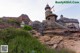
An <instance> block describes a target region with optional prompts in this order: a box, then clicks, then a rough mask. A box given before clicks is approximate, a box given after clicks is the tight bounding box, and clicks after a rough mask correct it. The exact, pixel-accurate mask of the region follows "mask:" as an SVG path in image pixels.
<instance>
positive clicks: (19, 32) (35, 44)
mask: <svg viewBox="0 0 80 53" xmlns="http://www.w3.org/2000/svg"><path fill="white" fill-rule="evenodd" d="M5 44H7V45H8V47H9V52H8V53H66V52H65V51H64V52H57V51H56V50H52V49H49V48H46V47H45V46H44V45H42V44H41V43H40V42H39V41H38V40H37V39H36V38H33V37H32V35H31V34H30V33H29V32H27V31H26V30H23V29H15V28H7V29H1V30H0V45H5ZM61 51H62V50H61ZM67 53H71V52H67Z"/></svg>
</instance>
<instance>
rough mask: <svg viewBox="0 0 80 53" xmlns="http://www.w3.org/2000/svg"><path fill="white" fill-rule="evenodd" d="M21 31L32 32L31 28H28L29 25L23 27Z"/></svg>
mask: <svg viewBox="0 0 80 53" xmlns="http://www.w3.org/2000/svg"><path fill="white" fill-rule="evenodd" d="M23 29H24V30H27V31H30V30H32V27H31V26H29V25H25V26H24V27H23Z"/></svg>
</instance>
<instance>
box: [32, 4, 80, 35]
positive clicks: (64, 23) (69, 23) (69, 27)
mask: <svg viewBox="0 0 80 53" xmlns="http://www.w3.org/2000/svg"><path fill="white" fill-rule="evenodd" d="M57 17H58V16H57V15H56V14H54V13H53V12H52V11H51V7H50V6H49V5H48V4H47V5H46V7H45V20H43V22H39V21H34V22H32V24H31V25H32V27H33V28H35V29H37V31H38V32H40V33H41V34H43V35H47V34H48V35H53V34H59V35H60V34H65V33H66V34H67V33H69V32H75V31H79V30H78V29H79V21H78V20H77V19H69V18H65V17H63V15H61V16H60V19H58V20H57Z"/></svg>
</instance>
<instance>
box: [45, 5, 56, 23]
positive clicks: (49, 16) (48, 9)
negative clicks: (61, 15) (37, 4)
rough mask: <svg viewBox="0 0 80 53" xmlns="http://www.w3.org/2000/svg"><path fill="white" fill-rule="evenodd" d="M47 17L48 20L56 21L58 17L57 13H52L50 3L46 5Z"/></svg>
mask: <svg viewBox="0 0 80 53" xmlns="http://www.w3.org/2000/svg"><path fill="white" fill-rule="evenodd" d="M45 17H46V20H49V21H53V22H54V21H56V18H57V15H56V14H53V13H52V11H51V7H50V6H49V5H48V4H47V5H46V7H45Z"/></svg>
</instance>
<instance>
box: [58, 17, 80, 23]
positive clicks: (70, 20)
mask: <svg viewBox="0 0 80 53" xmlns="http://www.w3.org/2000/svg"><path fill="white" fill-rule="evenodd" d="M59 21H62V22H64V23H79V21H78V20H77V19H69V18H65V17H64V18H60V19H59Z"/></svg>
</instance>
